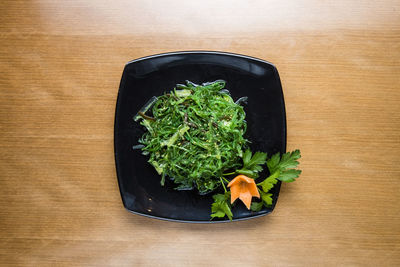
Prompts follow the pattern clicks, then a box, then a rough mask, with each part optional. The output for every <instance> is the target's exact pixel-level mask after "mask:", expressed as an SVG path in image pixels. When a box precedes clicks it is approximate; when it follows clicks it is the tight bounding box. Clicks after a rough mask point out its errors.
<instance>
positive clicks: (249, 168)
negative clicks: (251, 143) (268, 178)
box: [236, 149, 267, 178]
mask: <svg viewBox="0 0 400 267" xmlns="http://www.w3.org/2000/svg"><path fill="white" fill-rule="evenodd" d="M266 159H267V153H264V152H260V151H257V152H256V153H254V155H252V153H251V151H250V149H247V150H246V151H245V152H244V154H243V167H242V169H240V170H237V171H236V173H239V174H244V175H246V176H249V177H251V178H257V177H258V173H259V172H261V171H262V170H263V167H262V166H261V165H263V164H265V163H266Z"/></svg>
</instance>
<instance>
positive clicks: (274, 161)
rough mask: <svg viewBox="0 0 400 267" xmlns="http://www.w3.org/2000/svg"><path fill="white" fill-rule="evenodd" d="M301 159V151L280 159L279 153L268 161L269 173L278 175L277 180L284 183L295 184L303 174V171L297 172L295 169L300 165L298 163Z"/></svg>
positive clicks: (289, 153)
mask: <svg viewBox="0 0 400 267" xmlns="http://www.w3.org/2000/svg"><path fill="white" fill-rule="evenodd" d="M300 157H301V155H300V150H298V149H297V150H295V151H293V152H287V153H285V154H283V155H282V157H280V155H279V153H276V154H275V155H273V156H272V157H271V158H270V159H269V160H268V161H267V166H268V169H269V172H270V173H271V176H272V175H276V174H275V173H277V175H278V176H277V179H278V180H281V181H282V182H293V181H295V179H296V178H297V177H299V175H300V174H301V170H295V169H294V168H296V167H297V165H299V162H298V161H297V160H298V159H299V158H300Z"/></svg>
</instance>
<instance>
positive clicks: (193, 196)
mask: <svg viewBox="0 0 400 267" xmlns="http://www.w3.org/2000/svg"><path fill="white" fill-rule="evenodd" d="M218 79H222V80H225V81H226V88H227V89H228V90H229V91H230V93H231V95H232V98H233V99H234V100H236V99H238V98H239V97H242V96H248V104H247V105H245V111H246V120H247V123H248V130H247V133H246V138H247V139H249V140H250V141H251V144H250V147H251V149H252V151H254V152H255V151H264V152H268V155H272V154H273V153H276V152H278V151H279V152H281V153H284V152H285V150H286V116H285V104H284V99H283V93H282V87H281V82H280V79H279V74H278V71H277V69H276V68H275V66H274V65H272V64H271V63H268V62H266V61H264V60H260V59H256V58H252V57H248V56H243V55H237V54H231V53H225V52H207V51H188V52H173V53H166V54H160V55H154V56H149V57H144V58H140V59H136V60H133V61H131V62H129V63H127V64H126V66H125V68H124V72H123V74H122V79H121V84H120V88H119V93H118V100H117V106H116V112H115V126H114V148H115V161H116V170H117V177H118V183H119V188H120V192H121V197H122V202H123V204H124V206H125V208H126V209H128V210H129V211H131V212H133V213H136V214H140V215H144V216H148V217H153V218H158V219H164V220H173V221H180V222H200V223H201V222H204V223H209V222H221V221H222V222H223V221H229V220H227V219H226V220H212V221H211V220H210V213H211V203H212V194H208V195H203V196H200V195H198V193H197V192H196V191H175V190H173V185H172V184H171V183H170V186H168V184H167V186H165V187H162V186H161V185H160V176H159V175H158V174H157V173H156V171H155V170H154V168H153V167H152V166H151V165H150V164H149V163H147V160H148V156H143V155H142V154H141V151H140V150H133V149H132V146H134V145H137V144H138V139H139V137H140V136H141V135H142V134H143V132H144V129H143V128H142V126H141V125H139V124H138V123H136V122H134V121H133V116H135V114H136V113H137V112H138V110H139V109H140V108H141V107H142V106H143V105H144V104H145V103H146V102H147V101H148V100H149V99H150V98H151V97H152V96H159V95H161V94H163V93H164V92H167V91H170V90H172V89H173V88H174V86H175V85H176V84H178V83H184V82H185V80H189V81H192V82H194V83H198V84H199V83H203V82H209V81H214V80H218ZM265 175H267V173H262V174H261V177H266V176H265ZM279 189H280V182H279V183H278V184H277V185H276V186H275V187H274V189H273V190H272V193H273V200H274V202H273V206H272V207H271V208H268V209H267V208H264V209H262V210H261V211H259V212H253V211H249V210H247V209H246V208H245V206H244V205H243V204H242V203H237V205H235V207H234V208H233V214H234V221H235V220H242V219H249V218H255V217H259V216H262V215H265V214H268V213H270V212H271V211H272V210H273V209H274V207H275V204H276V201H277V199H278V194H279Z"/></svg>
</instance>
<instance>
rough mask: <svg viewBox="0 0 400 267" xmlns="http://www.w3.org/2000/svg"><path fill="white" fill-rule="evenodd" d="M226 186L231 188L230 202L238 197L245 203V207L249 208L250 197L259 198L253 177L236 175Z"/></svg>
mask: <svg viewBox="0 0 400 267" xmlns="http://www.w3.org/2000/svg"><path fill="white" fill-rule="evenodd" d="M228 187H229V188H230V189H231V204H232V203H233V202H234V201H235V200H236V199H238V198H239V199H240V200H241V201H242V202H243V203H244V204H245V205H246V207H247V209H250V204H251V199H252V197H257V198H260V193H259V192H258V189H257V185H256V183H255V182H254V179H252V178H249V177H247V176H245V175H238V176H236V177H235V178H234V179H233V180H232V181H231V182H230V183H229V184H228Z"/></svg>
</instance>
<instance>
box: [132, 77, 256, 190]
mask: <svg viewBox="0 0 400 267" xmlns="http://www.w3.org/2000/svg"><path fill="white" fill-rule="evenodd" d="M224 87H225V82H224V81H221V80H218V81H215V82H212V83H203V84H202V85H196V84H194V83H192V82H189V81H188V82H187V83H186V84H185V85H182V84H179V85H177V88H175V89H174V90H173V91H171V92H170V93H166V94H164V95H162V96H159V97H156V98H155V97H153V98H152V99H151V100H150V101H149V102H148V103H147V104H146V105H145V107H144V108H143V109H141V111H140V112H139V113H138V115H137V116H135V119H136V120H139V119H140V120H141V121H140V123H141V124H142V125H143V126H144V127H145V128H146V129H147V131H146V132H145V133H144V134H143V136H142V137H141V138H140V140H139V143H141V144H143V145H144V147H143V148H142V151H143V153H144V154H146V155H149V157H150V158H149V163H150V164H152V165H153V167H154V168H155V169H156V170H157V172H158V173H159V174H160V175H161V184H164V181H165V180H164V179H165V177H168V178H170V179H171V180H173V181H174V183H175V184H176V185H177V187H176V189H178V190H189V189H193V188H197V189H198V191H199V192H200V193H201V194H205V193H208V192H211V191H213V190H215V189H216V188H217V187H219V186H220V183H219V177H221V176H222V175H223V173H224V172H225V171H228V170H234V169H237V168H238V167H240V166H241V157H242V156H243V147H244V146H246V144H247V143H248V141H247V140H246V139H245V138H244V137H243V135H244V133H245V132H246V128H247V124H246V121H245V116H246V114H245V112H244V110H243V107H242V106H240V105H238V104H236V103H235V102H234V101H233V99H232V97H231V96H230V94H229V91H227V90H226V89H223V88H224ZM149 105H150V106H149ZM147 111H148V112H149V113H151V114H145V113H146V112H147Z"/></svg>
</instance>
